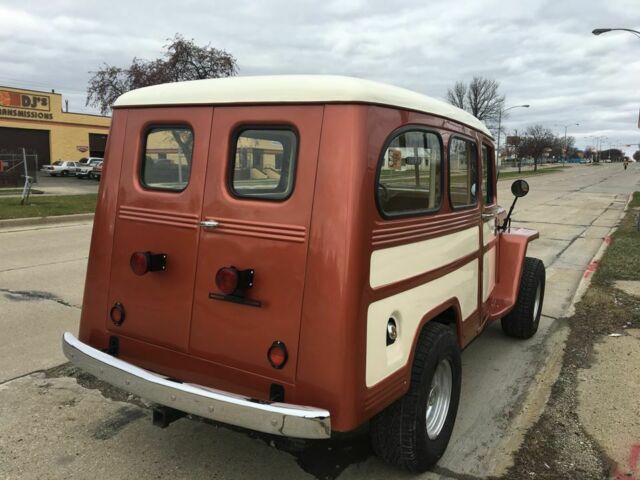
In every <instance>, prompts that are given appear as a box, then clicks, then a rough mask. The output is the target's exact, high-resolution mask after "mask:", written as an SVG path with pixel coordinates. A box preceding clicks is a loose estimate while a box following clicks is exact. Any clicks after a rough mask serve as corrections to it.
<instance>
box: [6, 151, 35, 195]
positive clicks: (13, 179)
mask: <svg viewBox="0 0 640 480" xmlns="http://www.w3.org/2000/svg"><path fill="white" fill-rule="evenodd" d="M39 170H40V162H39V159H38V155H36V154H33V153H31V154H29V153H23V152H8V153H7V152H4V153H0V187H15V188H18V187H22V186H24V183H25V176H29V177H31V178H32V179H33V183H37V182H38V174H39Z"/></svg>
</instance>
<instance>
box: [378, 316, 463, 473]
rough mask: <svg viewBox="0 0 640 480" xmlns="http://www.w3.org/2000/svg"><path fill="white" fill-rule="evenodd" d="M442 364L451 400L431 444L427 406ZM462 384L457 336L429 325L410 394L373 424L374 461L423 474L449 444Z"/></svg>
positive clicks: (415, 362) (423, 335) (420, 341)
mask: <svg viewBox="0 0 640 480" xmlns="http://www.w3.org/2000/svg"><path fill="white" fill-rule="evenodd" d="M442 360H447V361H448V362H449V365H450V367H451V374H452V375H451V380H452V383H451V397H450V403H449V408H448V411H447V413H446V419H445V421H444V425H443V426H442V428H441V430H440V431H439V433H438V434H437V436H436V437H435V438H434V439H431V438H429V435H428V434H427V426H426V425H427V421H426V413H427V402H428V399H429V392H430V390H431V385H432V380H433V377H434V373H435V371H436V367H437V366H438V364H439V363H440V362H441V361H442ZM461 378H462V366H461V361H460V349H459V348H458V343H457V341H456V336H455V334H454V332H453V331H452V329H451V328H449V327H447V326H446V325H443V324H441V323H437V322H435V321H432V322H429V323H427V324H426V325H425V327H424V328H423V329H422V332H421V333H420V338H419V339H418V343H417V346H416V352H415V356H414V360H413V367H412V369H411V385H410V386H409V391H408V392H407V393H406V394H405V396H404V397H402V398H400V399H399V400H397V401H396V402H395V403H393V404H391V405H389V406H388V407H387V408H386V409H385V410H383V411H382V412H380V413H379V414H378V415H376V416H375V417H373V418H372V419H371V422H370V436H371V443H372V446H373V450H374V452H375V453H376V455H378V456H379V457H380V458H382V459H383V460H384V461H385V462H387V463H390V464H392V465H396V466H399V467H402V468H405V469H407V470H409V471H412V472H424V471H425V470H427V469H429V467H431V466H433V465H434V464H435V463H436V462H437V461H438V460H439V459H440V457H442V455H443V454H444V451H445V450H446V448H447V445H448V443H449V439H450V438H451V432H452V431H453V425H454V423H455V420H456V414H457V412H458V403H459V402H460V385H461Z"/></svg>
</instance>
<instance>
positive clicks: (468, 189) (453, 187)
mask: <svg viewBox="0 0 640 480" xmlns="http://www.w3.org/2000/svg"><path fill="white" fill-rule="evenodd" d="M449 196H450V199H451V205H452V206H453V207H454V208H459V207H470V206H472V205H475V204H477V202H478V161H477V154H476V145H475V143H473V142H471V141H469V140H465V139H462V138H456V137H454V138H452V139H451V140H450V142H449Z"/></svg>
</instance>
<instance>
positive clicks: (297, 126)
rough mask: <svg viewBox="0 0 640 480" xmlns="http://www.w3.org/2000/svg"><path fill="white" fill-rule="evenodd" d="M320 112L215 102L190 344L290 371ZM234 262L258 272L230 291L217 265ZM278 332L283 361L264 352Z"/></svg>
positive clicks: (255, 365) (213, 356)
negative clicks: (273, 361)
mask: <svg viewBox="0 0 640 480" xmlns="http://www.w3.org/2000/svg"><path fill="white" fill-rule="evenodd" d="M322 114H323V107H322V106H318V105H307V106H261V107H243V106H236V107H216V108H215V113H214V119H213V128H212V137H211V148H210V151H209V168H208V170H207V174H206V182H205V189H204V202H203V208H202V216H201V221H202V222H205V223H204V225H203V226H202V228H201V229H200V241H199V246H198V260H197V274H196V282H195V292H194V305H193V317H192V321H191V333H190V338H189V350H190V352H191V353H192V354H195V355H197V356H199V357H204V358H207V359H210V360H212V361H216V362H219V363H222V364H224V365H228V366H231V367H235V368H239V369H242V370H245V371H250V372H253V373H256V374H260V375H264V376H268V377H271V378H276V379H278V380H280V381H289V382H292V381H293V380H294V378H295V368H296V363H297V350H298V337H299V335H300V319H301V310H302V294H303V290H304V278H305V269H306V258H307V248H308V243H309V235H310V224H311V213H312V202H313V193H314V185H315V176H316V165H317V161H318V148H319V143H320V130H321V125H322ZM339 174H340V172H336V175H339ZM327 254H328V255H330V252H328V253H327ZM232 267H233V269H235V270H237V271H240V272H251V271H252V272H254V273H253V278H252V280H251V282H250V283H251V284H252V285H251V286H249V285H248V284H247V285H245V288H243V289H240V290H241V291H240V292H236V294H235V295H234V294H232V295H228V294H225V292H224V291H223V290H222V289H221V288H220V286H219V285H218V283H217V282H216V275H217V272H219V271H220V269H223V268H228V269H230V268H232ZM274 342H282V343H283V344H284V345H285V346H286V350H287V354H288V359H287V362H286V364H285V365H284V367H283V368H282V369H274V368H273V367H272V366H271V365H270V363H269V361H268V359H267V350H268V349H269V347H270V346H271V345H272V344H273V343H274Z"/></svg>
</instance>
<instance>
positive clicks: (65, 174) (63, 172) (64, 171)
mask: <svg viewBox="0 0 640 480" xmlns="http://www.w3.org/2000/svg"><path fill="white" fill-rule="evenodd" d="M60 175H62V176H63V177H66V176H67V175H69V172H67V171H66V170H63V171H62V172H60Z"/></svg>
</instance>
